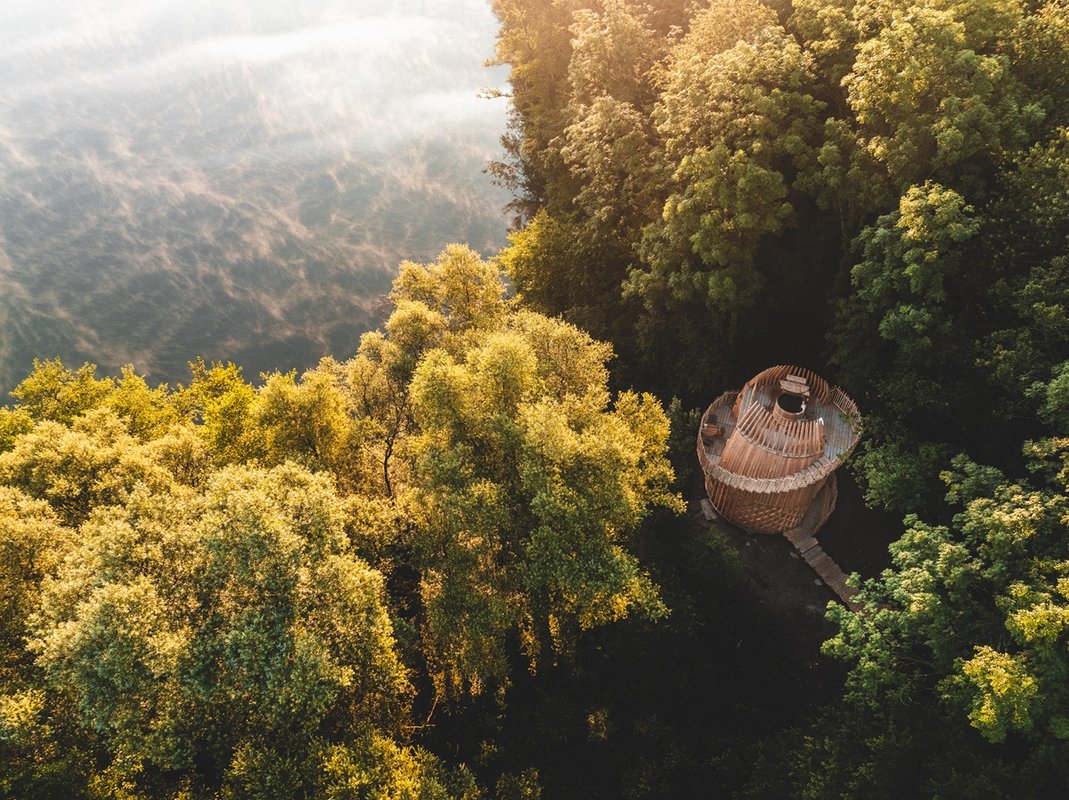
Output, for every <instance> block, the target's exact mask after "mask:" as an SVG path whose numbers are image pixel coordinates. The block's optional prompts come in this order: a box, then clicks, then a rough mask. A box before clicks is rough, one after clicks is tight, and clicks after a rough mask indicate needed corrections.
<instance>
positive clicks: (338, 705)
mask: <svg viewBox="0 0 1069 800" xmlns="http://www.w3.org/2000/svg"><path fill="white" fill-rule="evenodd" d="M492 6H493V8H494V11H495V13H496V14H497V16H498V18H499V20H500V22H501V28H500V34H499V38H498V42H497V59H498V61H499V62H500V63H502V64H507V65H508V66H509V67H510V84H511V95H510V103H511V109H512V110H511V122H510V127H509V129H508V130H507V131H506V133H505V135H504V136H503V139H502V144H503V148H504V154H503V157H502V159H501V160H500V161H498V162H495V163H493V164H491V165H490V172H491V173H492V175H493V176H494V177H495V178H496V179H497V180H498V181H500V182H502V183H503V184H504V185H506V186H508V187H509V188H510V189H511V190H512V191H513V193H514V200H513V203H512V206H511V209H512V212H513V213H514V215H515V219H516V225H515V229H514V230H513V232H512V233H511V235H510V244H509V245H508V246H507V247H506V248H505V249H504V250H503V251H502V252H501V253H499V254H498V255H497V256H495V257H493V258H491V259H490V260H484V259H483V258H481V257H480V256H479V255H478V254H477V253H475V252H474V251H472V250H471V249H469V248H468V247H466V246H462V245H451V246H449V247H448V248H446V250H445V251H444V252H442V253H441V254H440V255H439V256H438V258H437V259H436V260H435V261H433V262H432V263H427V264H418V263H411V262H406V263H404V264H402V265H401V266H400V269H399V272H398V275H397V278H396V280H395V282H394V284H393V289H392V292H391V293H390V295H389V312H388V316H387V318H386V319H385V320H384V321H383V323H382V325H381V327H380V328H378V329H377V330H374V331H371V332H368V333H366V334H365V335H364V336H363V337H362V338H361V339H360V341H359V343H358V346H357V347H356V351H355V354H354V355H352V357H350V358H349V359H348V360H345V361H339V360H336V359H334V358H325V359H323V360H322V361H321V362H320V363H319V364H318V365H317V366H315V367H314V368H312V369H309V370H307V371H305V372H303V373H302V374H298V373H297V372H271V373H266V374H263V375H261V376H260V378H259V380H250V379H249V378H247V377H246V376H245V375H244V374H243V373H242V370H241V368H240V366H239V365H236V364H233V363H229V362H227V363H205V362H204V361H203V360H200V359H195V360H193V361H192V362H191V363H190V375H189V379H188V381H187V382H186V383H182V384H180V385H173V386H166V385H161V386H151V385H150V384H149V383H148V382H147V381H146V380H145V378H144V377H142V376H140V375H138V374H137V372H136V371H135V370H134V369H133V368H132V367H129V368H126V369H124V370H123V371H122V373H121V374H120V375H118V376H98V375H97V373H96V370H95V368H94V367H93V366H92V365H90V364H86V365H83V366H81V367H78V368H76V369H72V368H70V367H69V366H67V365H65V364H63V363H62V362H61V361H60V360H58V359H45V360H39V361H36V362H35V367H34V370H33V372H32V373H31V374H30V375H29V376H27V377H26V378H25V379H24V380H23V381H22V383H20V384H19V385H18V387H17V388H16V389H15V390H14V391H13V392H12V398H13V403H12V404H11V405H10V406H9V407H5V408H0V582H2V587H0V601H2V602H3V610H4V612H5V613H4V614H3V617H2V620H0V676H2V681H0V759H2V765H3V766H2V771H0V796H11V797H20V798H51V797H72V796H74V797H87V798H116V799H119V798H122V799H123V800H133V799H134V798H173V799H174V800H178V799H179V798H182V800H187V799H188V800H192V799H193V798H218V799H219V800H222V799H223V798H255V797H264V798H268V797H271V798H274V797H295V798H305V797H307V798H311V797H326V798H378V799H380V800H387V798H389V799H391V800H392V799H393V798H417V797H418V798H424V797H427V798H464V799H465V800H474V799H475V798H478V797H488V798H492V797H496V798H500V800H521V798H526V800H537V798H539V797H541V796H543V792H544V793H545V796H547V797H550V796H552V797H557V796H562V797H567V796H584V797H586V796H609V797H629V798H654V797H665V798H669V797H671V798H678V797H697V796H702V797H705V796H709V795H710V794H716V793H717V792H719V793H720V794H722V795H724V796H732V797H739V798H749V799H751V800H752V799H754V798H770V799H771V798H783V797H808V798H829V799H830V798H859V797H873V798H881V797H896V798H897V797H977V798H989V797H990V798H1011V797H1014V798H1017V797H1026V798H1028V797H1031V798H1045V797H1060V796H1064V794H1065V792H1066V791H1067V790H1069V750H1067V747H1069V745H1067V741H1069V439H1067V438H1066V437H1067V436H1069V315H1067V313H1066V310H1067V306H1069V262H1067V256H1066V252H1067V245H1069V116H1067V114H1069V111H1067V109H1069V89H1067V87H1069V2H1066V0H1047V2H1042V0H1029V2H1024V1H1023V0H1021V1H1019V0H793V2H784V1H783V0H768V2H762V0H709V1H708V2H691V1H690V0H688V1H687V2H683V0H663V1H662V2H655V3H648V2H640V1H639V0H553V2H544V1H542V0H493V2H492ZM789 362H795V363H800V364H805V365H807V366H810V367H813V368H816V369H817V370H818V371H820V372H821V373H822V374H825V375H827V377H828V378H830V379H831V380H833V381H834V382H835V383H836V384H840V385H842V386H843V388H844V389H845V390H846V391H847V392H848V393H849V394H850V395H851V396H852V397H854V398H855V399H856V400H857V401H858V405H859V407H860V408H861V410H862V412H863V415H864V437H863V439H862V443H861V446H860V447H859V451H858V455H857V456H856V457H855V458H854V460H853V461H852V462H851V464H850V465H849V469H850V470H851V471H852V473H853V474H854V475H855V477H856V480H857V482H858V485H859V486H860V493H861V495H862V497H863V500H864V503H865V504H866V505H867V507H868V508H869V509H870V511H871V512H872V513H873V514H874V513H875V512H880V513H883V514H889V515H891V517H892V519H895V520H900V521H901V524H900V525H899V528H898V529H899V532H900V535H899V536H898V538H897V541H894V542H893V543H892V544H891V546H890V548H889V551H888V552H887V554H886V558H884V559H883V562H882V563H883V564H884V566H885V568H883V569H882V570H873V571H872V572H871V574H866V575H863V576H861V575H855V576H854V577H853V578H852V581H853V583H854V584H855V585H856V587H857V588H858V589H859V593H858V594H857V596H856V600H857V604H858V607H857V608H856V609H848V608H846V607H842V606H839V605H837V604H833V605H831V606H830V608H829V610H828V614H827V620H826V621H822V620H821V619H820V618H819V614H820V613H821V612H820V610H819V609H816V608H815V607H814V608H813V609H806V608H804V607H802V608H795V609H787V610H784V605H785V604H788V603H789V602H790V600H789V598H788V599H787V600H783V601H782V603H781V604H779V605H777V604H775V603H769V604H766V603H765V600H767V599H768V597H769V596H770V595H772V594H774V593H775V592H776V591H777V590H778V589H779V587H776V586H771V587H770V586H769V585H768V583H769V581H768V580H767V579H766V578H765V577H764V576H763V575H761V574H759V572H758V571H756V570H755V569H754V568H752V566H751V567H747V566H745V563H746V562H745V558H744V557H740V556H739V555H737V554H736V553H735V552H734V551H733V550H731V549H730V547H729V546H728V545H727V544H725V542H726V541H728V536H729V532H727V531H725V529H717V528H715V527H713V528H710V527H708V526H706V525H704V524H702V523H699V522H698V521H697V517H696V516H694V515H683V514H682V512H683V511H684V510H685V508H686V504H685V502H684V496H685V497H686V499H689V500H697V499H698V497H699V496H700V493H701V488H700V487H699V486H698V485H697V482H696V481H690V482H688V481H687V479H686V478H687V475H688V474H689V472H690V471H691V470H692V469H693V460H694V453H693V442H694V435H695V427H696V424H697V418H698V412H697V411H696V409H695V407H696V406H698V404H699V403H701V402H708V401H709V400H710V399H712V398H713V397H715V396H716V395H717V394H719V393H720V392H722V391H724V390H725V389H729V388H731V387H732V386H737V385H739V384H740V383H741V382H742V380H745V379H746V378H748V377H750V376H751V375H753V374H755V373H756V372H757V371H758V370H760V369H762V368H764V367H766V366H768V365H770V364H775V363H789ZM636 387H637V388H636ZM670 456H671V459H672V460H670ZM673 462H674V463H673ZM857 519H859V520H860V523H858V529H857V530H855V531H852V532H851V535H852V536H856V537H858V538H863V537H865V536H867V535H871V531H869V530H867V527H866V526H867V525H868V522H867V521H868V520H872V519H875V517H874V516H871V515H870V516H864V515H861V516H859V517H857ZM751 545H752V542H748V543H747V544H744V545H741V546H740V548H739V549H740V550H745V549H746V548H748V547H750V546H751ZM755 549H759V547H757V548H755ZM806 580H810V581H811V576H808V573H807V578H806ZM809 588H810V589H811V588H812V586H810V587H809ZM814 620H815V621H814ZM820 640H823V641H824V644H823V655H819V654H818V653H817V648H818V647H819V641H820Z"/></svg>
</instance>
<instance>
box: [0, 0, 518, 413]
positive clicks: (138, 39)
mask: <svg viewBox="0 0 1069 800" xmlns="http://www.w3.org/2000/svg"><path fill="white" fill-rule="evenodd" d="M4 17H5V20H4V24H3V26H0V330H2V331H3V335H2V337H0V391H2V392H5V393H6V391H8V390H9V389H10V388H12V387H13V386H14V384H15V383H16V382H17V381H18V380H19V379H20V378H21V377H22V376H23V375H25V374H26V372H27V371H28V369H29V368H30V366H31V362H32V359H33V357H34V356H40V357H47V356H56V355H58V356H61V357H62V358H63V359H64V360H65V361H67V362H68V363H72V364H74V365H75V366H77V364H80V363H81V361H82V360H90V361H93V362H95V363H98V364H100V365H101V367H102V368H103V369H105V370H108V371H113V370H116V369H117V368H118V367H119V366H121V365H122V364H124V363H127V362H132V363H133V364H134V365H135V366H136V367H137V369H138V370H139V371H140V372H143V373H147V374H148V375H149V376H150V378H151V379H153V380H157V381H174V380H180V379H182V377H183V375H184V374H185V372H186V368H185V364H186V361H188V360H189V359H190V358H192V357H193V356H195V355H203V356H205V357H206V358H208V359H232V360H235V361H237V362H239V363H242V364H244V365H245V366H246V369H247V374H249V375H250V376H255V375H256V374H257V373H258V372H259V371H261V370H266V369H269V368H275V367H279V368H288V367H303V366H306V365H310V364H312V363H314V361H315V360H316V359H317V358H318V357H319V356H320V355H322V354H325V353H328V352H332V353H335V354H337V355H339V356H344V355H346V354H348V353H350V352H352V350H353V349H354V348H355V345H356V341H357V338H358V336H359V334H360V333H361V332H362V331H363V330H366V329H367V328H369V327H371V326H372V325H373V324H374V323H375V322H376V321H377V317H376V313H377V311H376V308H377V303H378V297H379V296H380V295H381V293H382V292H384V291H386V290H387V289H388V287H389V284H390V280H391V278H392V275H393V273H394V271H395V270H396V266H397V263H398V262H399V261H400V260H402V259H405V258H409V259H414V260H427V259H430V258H432V257H433V256H434V255H435V254H436V253H437V252H438V251H439V250H440V249H441V248H442V246H443V245H444V244H445V243H446V242H449V241H466V242H468V243H470V244H471V245H472V246H473V247H475V248H476V249H479V250H481V251H483V252H484V253H486V252H490V251H492V250H495V249H496V248H497V247H499V246H500V245H501V244H502V243H503V242H504V233H505V227H506V222H505V215H504V213H503V211H502V206H503V205H504V203H505V202H506V201H507V196H506V195H505V193H504V192H503V191H502V190H500V189H498V188H495V187H493V186H491V184H490V181H489V178H488V177H487V176H486V175H485V174H483V171H482V170H483V167H484V165H485V163H486V161H487V159H489V158H492V157H495V156H496V155H497V152H498V141H497V140H498V136H499V135H500V133H501V132H502V131H503V129H504V125H505V122H504V116H505V112H506V107H505V103H504V101H502V100H497V101H489V100H485V99H481V98H479V96H478V94H479V90H480V89H481V88H482V87H485V86H497V85H500V84H502V83H503V82H504V72H503V71H501V70H487V69H486V68H485V67H483V62H484V61H485V59H486V58H488V57H489V56H490V55H491V54H492V48H493V37H494V33H495V29H496V23H495V20H494V19H493V17H492V15H491V13H490V10H489V7H488V5H487V4H486V3H485V2H481V1H478V0H428V1H427V2H418V1H417V0H402V1H401V2H397V0H391V1H390V2H387V1H386V0H363V1H358V2H331V0H309V2H303V3H289V2H281V1H278V0H269V1H268V2H263V1H262V0H259V1H257V2H253V0H233V1H232V2H227V3H217V2H207V1H205V0H181V1H178V0H162V1H161V0H127V1H126V2H118V1H117V0H32V1H31V2H25V1H24V0H16V1H15V2H14V3H11V2H9V3H5V11H4ZM5 399H6V398H5Z"/></svg>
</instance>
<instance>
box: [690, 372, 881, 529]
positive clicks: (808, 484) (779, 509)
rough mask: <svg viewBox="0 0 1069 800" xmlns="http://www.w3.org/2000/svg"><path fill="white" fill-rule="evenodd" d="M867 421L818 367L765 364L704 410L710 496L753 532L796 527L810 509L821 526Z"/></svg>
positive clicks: (702, 437) (702, 445)
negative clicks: (840, 474)
mask: <svg viewBox="0 0 1069 800" xmlns="http://www.w3.org/2000/svg"><path fill="white" fill-rule="evenodd" d="M860 423H861V417H860V414H859V413H858V410H857V406H856V405H855V404H854V401H853V400H851V399H850V398H849V397H847V396H846V394H845V393H844V392H843V391H842V390H841V389H839V388H837V387H834V386H832V385H831V384H829V383H828V382H827V381H825V380H824V379H823V378H821V377H820V376H819V375H817V374H816V373H814V372H811V371H810V370H806V369H801V368H799V367H793V366H788V365H781V366H777V367H771V368H770V369H766V370H765V371H764V372H762V373H761V374H759V375H757V376H756V377H754V378H753V379H751V380H750V381H749V382H747V384H746V385H745V386H744V387H742V389H741V390H740V391H738V392H725V393H724V394H722V395H720V397H718V398H717V399H716V400H714V401H713V403H712V405H710V406H709V408H708V409H707V410H706V412H705V414H704V415H703V416H702V424H701V429H700V430H699V432H698V459H699V461H700V462H701V465H702V471H703V472H704V474H705V488H706V491H707V492H708V494H709V500H710V502H711V503H712V504H713V507H714V508H715V509H716V510H717V511H718V512H719V513H720V515H721V516H723V517H724V518H725V519H727V520H728V521H730V522H733V523H735V524H736V525H738V526H739V527H741V528H745V529H746V530H748V531H752V532H754V533H780V532H783V531H787V530H790V529H792V528H795V527H796V526H798V525H799V523H800V522H801V521H802V519H803V517H806V516H807V512H810V513H809V516H810V517H812V516H813V514H814V513H816V514H817V515H818V516H819V517H821V518H820V519H819V520H816V519H813V520H811V521H812V522H814V523H815V525H816V528H819V527H820V525H822V524H823V523H824V520H826V519H827V517H828V515H829V514H830V513H831V511H832V509H833V508H834V505H835V496H836V491H835V474H834V473H835V470H836V469H837V468H838V467H839V465H840V464H842V462H843V461H844V460H845V459H846V458H847V457H848V456H849V455H850V453H851V452H852V451H853V449H854V447H855V446H856V445H857V441H858V436H859V434H860ZM822 490H824V491H823V492H822ZM818 496H819V500H820V502H815V501H817V500H818ZM829 503H830V504H829ZM818 506H819V508H818Z"/></svg>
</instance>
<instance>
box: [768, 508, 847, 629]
mask: <svg viewBox="0 0 1069 800" xmlns="http://www.w3.org/2000/svg"><path fill="white" fill-rule="evenodd" d="M783 535H784V536H785V537H787V541H789V542H790V543H791V544H792V545H794V549H795V550H797V551H798V554H799V555H800V556H801V557H802V559H803V560H804V561H805V563H807V564H808V565H809V566H811V567H812V568H813V571H814V572H816V573H817V575H819V576H820V579H821V580H822V581H824V585H825V586H827V587H828V588H829V589H831V590H832V592H834V593H835V595H836V596H837V597H838V598H839V600H841V601H842V603H843V604H844V605H845V606H846V607H847V608H849V609H850V610H851V611H858V610H859V609H860V608H861V606H859V605H858V604H857V603H855V602H854V595H856V594H857V589H854V588H853V587H851V586H847V584H846V578H847V575H846V573H845V572H843V570H842V568H841V567H840V566H839V565H838V564H836V563H835V559H833V558H832V557H831V556H829V555H828V554H827V553H825V552H824V548H823V547H821V546H820V543H819V542H818V541H817V540H816V539H815V538H814V537H813V536H812V535H810V533H809V531H808V530H806V528H805V527H798V528H792V529H791V530H789V531H785V532H784V534H783Z"/></svg>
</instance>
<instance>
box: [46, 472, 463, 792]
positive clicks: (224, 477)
mask: <svg viewBox="0 0 1069 800" xmlns="http://www.w3.org/2000/svg"><path fill="white" fill-rule="evenodd" d="M343 523H344V513H343V510H342V508H341V504H340V503H339V500H338V498H337V496H336V495H335V493H334V490H333V488H332V486H331V483H330V481H329V480H328V479H327V478H325V477H318V476H314V475H312V474H310V473H308V472H307V471H305V470H303V469H301V468H298V467H296V466H294V465H284V466H281V467H277V468H275V469H273V470H270V471H264V470H258V469H252V468H247V467H231V468H228V469H224V470H223V471H221V472H219V473H217V474H215V475H214V476H213V477H212V478H211V479H210V480H209V481H208V483H207V484H206V486H205V488H204V490H203V491H202V492H193V491H191V490H188V489H176V490H175V491H174V492H172V493H167V492H156V493H152V492H150V491H148V490H147V489H144V488H142V489H139V490H138V491H136V492H134V493H133V495H132V496H131V497H130V498H129V500H128V501H127V502H126V503H124V504H123V505H121V506H112V507H111V508H109V509H108V510H107V511H105V512H103V513H98V514H96V515H94V516H93V517H92V519H91V520H90V521H88V522H86V523H85V524H84V525H83V526H82V528H81V530H80V543H79V544H78V546H77V548H76V551H75V552H74V553H73V555H72V557H70V558H68V559H67V561H66V562H65V563H64V565H63V566H62V567H61V568H60V570H59V571H58V573H57V574H56V577H55V579H54V580H51V581H48V582H47V583H46V584H45V587H44V597H43V599H42V602H41V606H40V609H41V610H40V613H39V614H38V615H37V616H36V618H35V622H34V624H33V627H34V636H33V639H32V642H31V647H32V650H33V652H34V653H35V654H36V656H37V660H38V663H39V664H40V665H41V667H43V668H44V670H45V672H46V674H47V676H48V679H49V682H50V685H51V687H52V690H53V691H55V692H57V693H66V692H72V693H73V695H74V696H75V698H76V699H77V704H78V708H79V709H80V714H81V717H82V722H83V723H84V724H85V725H86V726H88V727H89V728H91V729H92V730H95V731H98V732H99V733H100V734H101V736H102V739H103V742H104V744H105V747H106V749H107V752H108V753H109V754H110V756H111V759H112V761H111V767H110V769H112V770H116V771H117V772H116V773H115V774H116V776H118V777H117V779H120V778H121V780H123V781H127V782H131V781H132V782H133V785H136V786H142V787H143V788H144V789H145V790H146V791H149V792H151V793H152V794H154V795H159V794H160V793H165V792H174V791H176V790H178V789H179V788H181V787H182V786H186V787H188V788H189V789H191V790H192V791H193V793H194V794H197V793H201V792H205V791H210V790H212V789H214V788H215V787H221V790H222V793H221V795H220V796H221V797H231V796H234V797H236V796H240V797H260V796H262V797H268V796H288V797H300V796H310V794H311V792H312V790H313V788H314V787H316V786H322V785H325V784H330V783H331V781H330V775H331V772H332V770H334V771H337V770H336V767H331V766H330V765H331V763H333V762H336V761H337V758H338V757H339V756H338V752H339V751H337V750H331V749H330V748H331V747H335V748H343V750H344V748H351V749H352V750H353V751H354V753H357V754H359V755H358V756H357V757H358V758H360V759H367V758H368V757H369V755H364V754H363V753H362V752H361V750H360V748H361V747H362V746H364V744H366V745H367V746H368V747H372V746H378V747H379V748H384V747H387V745H386V744H384V743H383V740H382V738H381V737H383V736H385V737H387V740H388V739H389V737H391V736H396V735H398V734H399V732H400V727H399V726H400V725H401V723H402V722H403V720H404V716H405V709H406V705H407V697H408V694H409V691H410V690H409V685H408V680H407V676H406V671H405V669H404V668H403V666H402V665H401V663H400V661H399V659H398V657H397V654H396V652H395V650H394V639H393V634H392V626H391V623H390V619H389V617H388V615H387V612H386V608H385V605H384V603H383V581H382V576H381V575H379V574H378V573H376V572H375V571H374V570H372V569H371V568H369V567H368V566H367V565H366V564H364V563H363V562H361V561H360V560H359V559H357V558H355V557H354V556H353V555H352V552H351V546H350V544H349V541H348V539H347V537H346V535H345V532H344V527H343ZM375 731H378V732H379V733H374V732H375ZM369 737H370V738H369ZM376 737H378V738H376ZM376 742H378V743H379V744H378V745H375V743H376ZM398 753H399V755H398V758H400V757H401V755H400V753H401V751H398ZM426 758H427V757H422V761H421V760H420V759H415V760H411V759H410V762H403V763H400V764H398V765H396V767H395V766H393V765H384V767H383V770H384V773H386V774H390V773H394V772H397V773H401V772H404V771H406V770H411V771H412V772H413V774H412V775H410V776H409V777H408V778H404V779H403V778H401V776H400V774H397V775H394V776H392V777H390V778H389V779H388V780H393V781H402V783H403V782H405V781H408V780H411V781H414V782H415V784H416V785H419V782H420V781H423V782H429V783H433V781H431V780H430V779H429V778H419V777H418V776H419V774H420V772H421V771H422V770H425V769H426V768H427V767H426V764H425V763H424V762H426ZM365 763H366V762H365ZM384 779H385V778H384ZM342 785H344V782H343V783H342V784H337V787H340V786H342ZM337 787H336V788H337ZM337 790H338V791H341V789H340V788H337ZM443 794H444V792H443ZM335 796H346V795H335Z"/></svg>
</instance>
